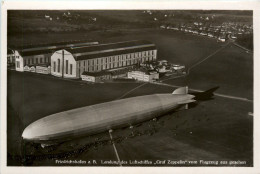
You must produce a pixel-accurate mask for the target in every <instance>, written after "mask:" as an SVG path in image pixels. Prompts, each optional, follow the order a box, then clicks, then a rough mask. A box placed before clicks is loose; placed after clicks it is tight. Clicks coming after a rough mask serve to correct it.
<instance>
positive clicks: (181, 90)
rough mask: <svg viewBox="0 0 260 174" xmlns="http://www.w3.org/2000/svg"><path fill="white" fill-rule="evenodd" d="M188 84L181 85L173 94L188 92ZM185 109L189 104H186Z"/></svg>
mask: <svg viewBox="0 0 260 174" xmlns="http://www.w3.org/2000/svg"><path fill="white" fill-rule="evenodd" d="M188 91H189V89H188V86H184V87H180V88H177V89H175V90H174V91H173V92H172V94H173V95H176V94H188ZM184 109H188V104H185V106H184Z"/></svg>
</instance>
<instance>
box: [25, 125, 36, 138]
mask: <svg viewBox="0 0 260 174" xmlns="http://www.w3.org/2000/svg"><path fill="white" fill-rule="evenodd" d="M22 137H23V139H25V140H32V139H33V138H34V135H33V131H32V130H31V129H30V127H29V126H28V127H26V128H25V129H24V131H23V134H22Z"/></svg>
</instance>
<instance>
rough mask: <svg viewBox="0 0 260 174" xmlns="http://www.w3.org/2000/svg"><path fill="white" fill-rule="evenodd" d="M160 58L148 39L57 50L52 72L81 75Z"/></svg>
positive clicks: (63, 75)
mask: <svg viewBox="0 0 260 174" xmlns="http://www.w3.org/2000/svg"><path fill="white" fill-rule="evenodd" d="M156 59H157V50H156V47H155V45H154V44H153V43H151V42H148V41H127V42H117V43H110V44H100V45H96V46H89V47H82V48H68V49H62V50H58V51H56V52H55V53H54V54H53V55H52V56H51V74H52V75H54V76H57V77H63V78H80V77H81V75H82V73H83V72H100V71H104V70H111V69H119V68H122V67H129V66H133V65H135V64H138V63H142V62H152V61H155V60H156Z"/></svg>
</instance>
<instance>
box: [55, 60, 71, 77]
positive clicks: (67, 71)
mask: <svg viewBox="0 0 260 174" xmlns="http://www.w3.org/2000/svg"><path fill="white" fill-rule="evenodd" d="M56 69H57V72H58V73H60V72H61V60H60V59H58V66H56V62H55V61H54V62H53V72H56ZM69 70H70V75H72V70H73V66H72V64H70V68H69V61H68V60H66V61H65V74H69Z"/></svg>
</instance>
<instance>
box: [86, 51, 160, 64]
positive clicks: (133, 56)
mask: <svg viewBox="0 0 260 174" xmlns="http://www.w3.org/2000/svg"><path fill="white" fill-rule="evenodd" d="M153 56H156V53H155V50H150V51H144V52H138V53H131V54H123V55H117V56H110V57H103V58H97V59H90V60H85V61H84V64H88V65H90V66H93V65H97V64H104V63H112V62H118V61H127V60H132V59H140V58H142V57H143V58H148V57H153ZM84 66H85V65H84Z"/></svg>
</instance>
